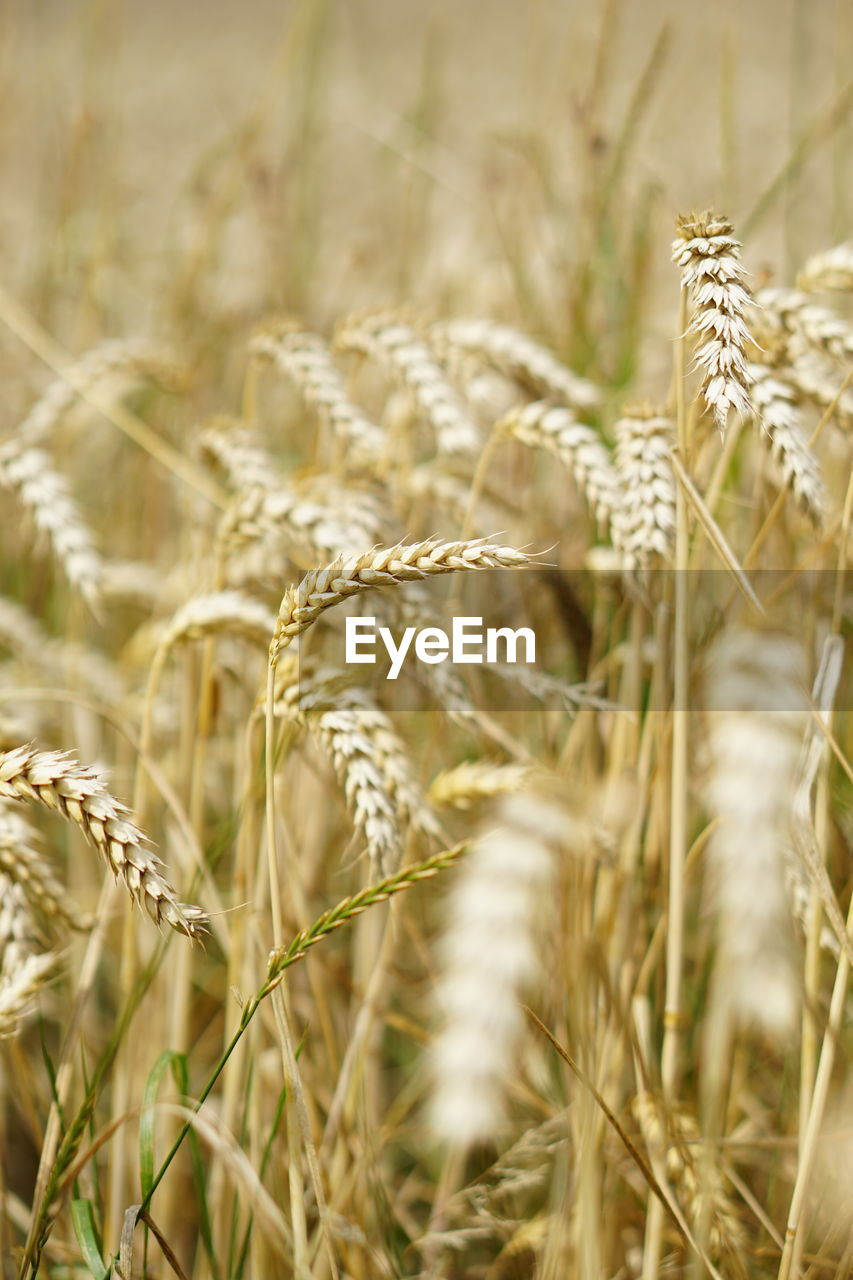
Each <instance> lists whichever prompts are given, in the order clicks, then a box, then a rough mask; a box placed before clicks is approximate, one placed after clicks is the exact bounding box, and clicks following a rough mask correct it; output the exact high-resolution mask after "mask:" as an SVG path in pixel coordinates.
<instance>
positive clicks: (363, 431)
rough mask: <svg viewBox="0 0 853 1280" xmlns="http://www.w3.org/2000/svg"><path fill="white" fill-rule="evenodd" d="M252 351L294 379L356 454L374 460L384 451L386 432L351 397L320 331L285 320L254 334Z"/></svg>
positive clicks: (313, 406)
mask: <svg viewBox="0 0 853 1280" xmlns="http://www.w3.org/2000/svg"><path fill="white" fill-rule="evenodd" d="M249 350H250V352H252V354H253V355H257V356H265V357H266V358H267V359H269V360H272V361H273V362H274V363H275V365H276V366H277V367H278V368H279V369H280V370H281V371H282V373H284V374H285V375H286V376H287V377H288V378H290V379H292V381H293V382H294V383H295V384H296V386H297V387H298V388H299V390H300V391H301V392H302V395H303V396H304V397H305V399H306V401H307V402H308V404H309V405H310V406H311V408H312V409H314V410H315V412H316V413H317V414H318V415H319V417H320V419H321V420H322V421H324V422H327V423H328V424H329V426H330V427H331V428H332V431H333V432H334V433H335V435H336V436H337V437H338V439H340V440H342V441H343V442H344V443H345V444H348V445H350V446H351V447H352V448H353V449H354V450H355V452H356V454H358V455H361V457H362V458H364V459H375V458H378V457H380V456H381V455H382V454H383V453H384V452H385V448H386V445H387V438H386V435H385V432H384V431H383V430H382V428H381V427H378V426H377V425H376V423H374V422H371V420H370V419H369V418H368V417H367V415H366V414H365V413H364V412H363V410H361V409H360V408H359V407H358V405H356V404H353V402H352V401H351V400H350V399H349V397H348V396H347V393H346V389H345V387H344V380H343V378H342V376H341V374H340V371H339V370H338V368H337V365H336V364H335V362H334V360H333V359H332V353H331V351H330V350H329V348H328V347H327V345H326V343H325V342H324V341H323V339H322V338H321V337H320V336H319V335H318V334H316V333H309V332H307V330H304V329H300V328H299V326H298V325H297V324H295V323H294V324H289V323H287V322H285V323H282V324H279V325H273V326H270V327H269V328H265V329H262V330H261V331H260V332H259V333H257V334H255V336H254V337H253V338H252V340H251V341H250V343H249Z"/></svg>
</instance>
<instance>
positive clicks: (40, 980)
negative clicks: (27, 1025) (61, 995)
mask: <svg viewBox="0 0 853 1280" xmlns="http://www.w3.org/2000/svg"><path fill="white" fill-rule="evenodd" d="M58 963H59V958H58V956H56V955H53V954H52V953H50V952H48V953H46V954H43V955H28V956H26V957H25V958H24V959H23V960H20V961H19V962H17V963H15V964H14V965H10V966H9V969H8V970H6V968H5V966H4V969H3V971H2V972H0V1037H4V1036H11V1035H14V1034H15V1032H16V1031H17V1030H18V1029H19V1027H20V1023H21V1019H22V1018H23V1017H24V1015H25V1014H26V1013H27V1011H28V1009H29V1007H30V1005H31V1004H32V1002H33V1000H35V998H36V996H37V995H38V993H39V992H40V991H41V989H42V988H43V987H44V986H45V984H46V983H47V981H48V979H49V978H50V977H51V975H52V974H53V973H54V972H55V971H56V968H57V965H58Z"/></svg>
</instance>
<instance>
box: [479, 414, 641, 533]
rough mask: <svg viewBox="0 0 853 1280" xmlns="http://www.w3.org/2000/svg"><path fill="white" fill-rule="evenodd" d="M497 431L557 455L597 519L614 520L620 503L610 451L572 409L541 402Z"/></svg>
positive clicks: (507, 419) (505, 420) (509, 417)
mask: <svg viewBox="0 0 853 1280" xmlns="http://www.w3.org/2000/svg"><path fill="white" fill-rule="evenodd" d="M496 430H497V431H503V432H506V433H507V434H508V435H511V436H513V437H514V438H515V439H516V440H520V441H521V442H522V444H526V445H529V446H530V447H532V448H534V449H547V451H548V452H549V453H552V454H554V456H555V457H557V458H559V459H560V461H561V462H562V463H563V465H564V466H565V467H566V468H567V469H568V470H569V471H570V472H571V473H572V475H573V476H574V478H575V483H576V484H577V486H578V488H579V489H580V491H581V493H582V494H583V495H584V497H585V498H586V501H587V503H588V504H589V507H590V510H591V511H592V513H593V515H594V516H595V519H596V520H597V521H599V523H606V521H608V520H609V519H610V517H611V515H612V513H613V511H614V510H615V508H616V506H617V504H618V500H619V496H618V495H619V486H618V481H617V478H616V473H615V471H614V469H613V464H612V462H611V458H610V451H609V450H608V448H607V446H606V445H605V444H604V442H603V441H602V439H601V436H600V435H599V434H598V432H597V431H596V430H595V429H594V428H593V427H589V426H587V425H586V423H584V422H578V420H577V418H576V417H575V416H574V413H573V412H572V411H571V410H570V409H565V408H562V407H561V406H559V405H554V404H551V403H550V402H549V401H547V400H537V401H534V403H533V404H528V405H524V406H523V407H522V408H519V409H514V410H513V411H512V412H511V413H509V414H507V416H506V417H505V418H503V419H502V421H501V422H499V423H498V425H497V427H496Z"/></svg>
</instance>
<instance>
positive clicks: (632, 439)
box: [611, 405, 675, 569]
mask: <svg viewBox="0 0 853 1280" xmlns="http://www.w3.org/2000/svg"><path fill="white" fill-rule="evenodd" d="M673 444H674V432H673V425H672V422H671V421H670V420H669V419H668V418H666V417H663V416H662V415H660V414H659V413H656V412H655V410H654V409H652V408H650V407H648V406H642V405H640V406H636V407H634V408H631V409H626V410H625V415H624V417H622V418H620V420H619V421H618V422H617V424H616V473H617V477H618V481H619V505H618V507H617V509H616V511H615V512H614V514H613V519H612V521H611V528H612V534H613V543H614V546H616V547H617V548H618V549H619V551H621V553H622V559H623V565H624V567H625V568H626V569H635V568H645V567H647V566H648V565H649V564H650V563H651V562H652V561H653V560H655V559H658V558H659V559H661V560H668V559H669V558H670V556H671V553H672V546H673V540H674V538H675V476H674V474H673V470H672V461H671V455H672V447H673Z"/></svg>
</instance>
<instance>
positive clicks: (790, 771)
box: [705, 628, 807, 1036]
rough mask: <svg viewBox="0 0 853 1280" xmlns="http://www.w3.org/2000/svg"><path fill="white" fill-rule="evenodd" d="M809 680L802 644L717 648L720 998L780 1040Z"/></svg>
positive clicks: (709, 784)
mask: <svg viewBox="0 0 853 1280" xmlns="http://www.w3.org/2000/svg"><path fill="white" fill-rule="evenodd" d="M804 675H805V661H804V654H803V652H802V649H801V648H800V647H799V646H798V645H797V644H796V643H795V642H793V641H791V640H789V639H788V638H787V637H786V636H782V635H779V634H775V635H774V634H761V633H759V632H756V631H751V630H747V629H745V628H739V629H733V630H732V631H730V632H726V633H724V634H723V636H722V637H721V638H720V640H719V641H718V642H717V645H716V647H715V649H714V650H713V652H712V655H711V657H710V658H709V668H708V673H707V678H706V682H705V705H706V708H707V710H706V724H707V734H708V748H709V766H708V776H707V781H706V785H705V794H706V798H707V802H708V807H709V809H710V811H711V812H712V813H713V814H715V815H717V816H718V817H719V818H720V823H719V826H718V827H717V828H716V829H715V830H714V832H713V835H712V836H711V841H710V844H709V848H708V869H709V877H710V880H709V885H710V889H711V893H712V896H713V898H714V901H715V905H716V908H717V918H718V928H719V938H720V941H719V954H718V958H717V991H718V999H719V1000H720V1003H721V1005H722V1007H723V1008H726V1009H729V1010H731V1012H732V1013H733V1014H734V1015H735V1017H736V1019H738V1020H740V1021H746V1022H755V1023H757V1024H758V1025H759V1026H761V1027H763V1028H764V1029H765V1030H766V1031H767V1032H769V1033H772V1034H775V1035H779V1036H781V1035H784V1034H785V1033H786V1032H787V1031H788V1030H789V1029H790V1028H791V1027H792V1026H793V1025H794V1021H795V1018H796V1012H797V1004H798V987H797V982H796V975H795V973H794V968H793V963H792V957H791V912H790V908H789V905H788V901H787V897H786V893H785V866H784V857H783V849H784V845H785V841H786V838H787V836H788V828H789V824H790V819H791V815H792V797H793V794H794V789H795V788H794V784H795V781H796V776H797V765H798V761H799V757H800V750H801V746H802V741H803V735H804V732H805V728H806V725H807V715H806V706H807V703H806V694H805V688H804V686H803V683H802V681H803V677H804Z"/></svg>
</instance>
